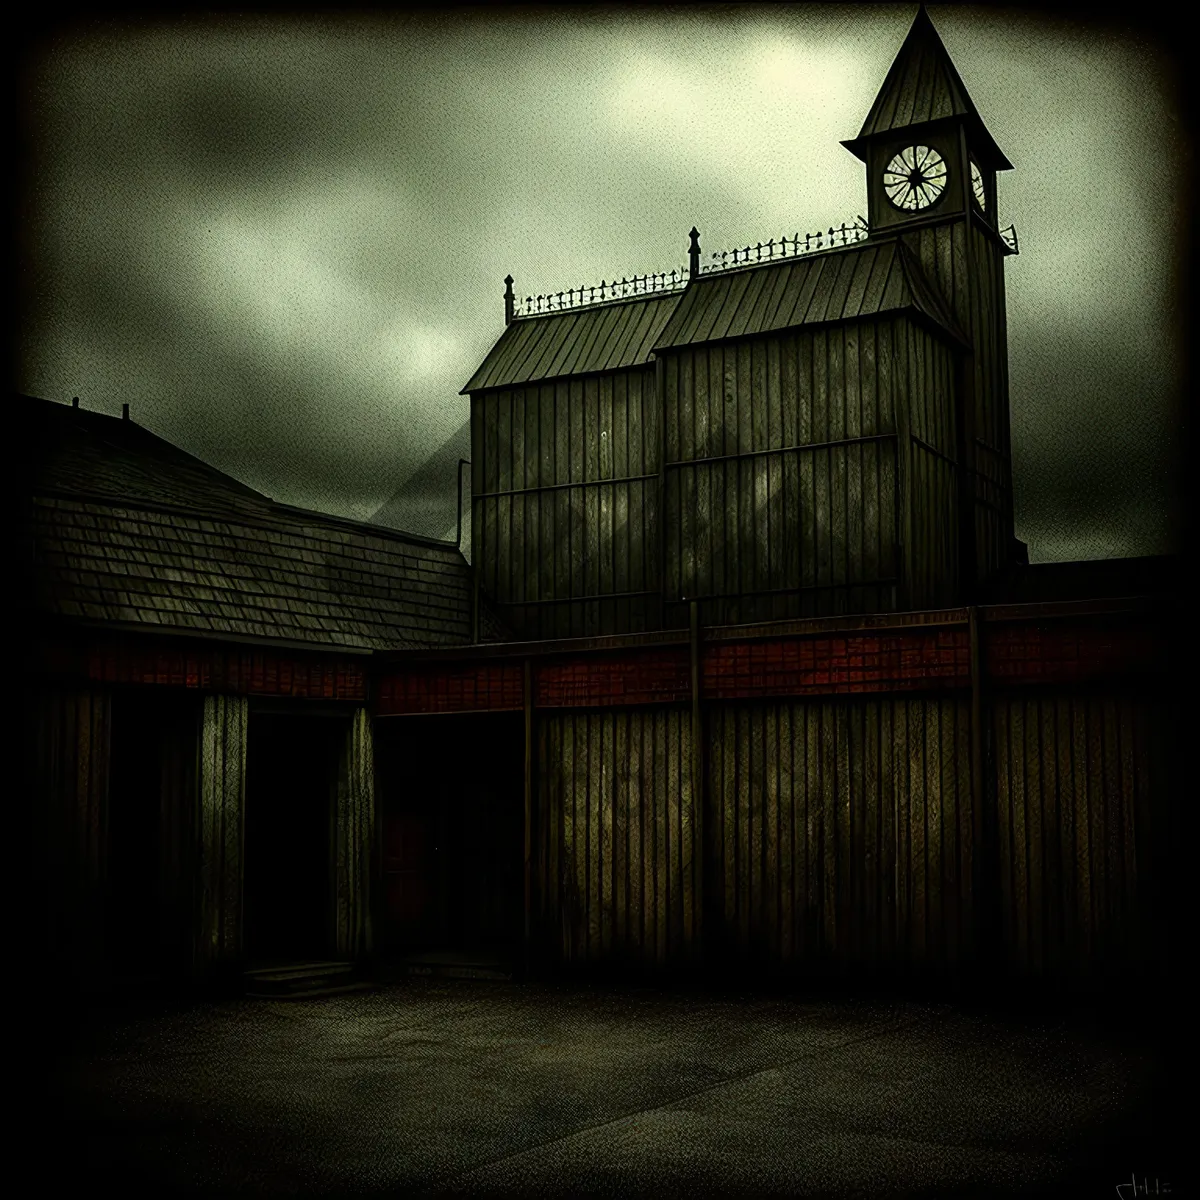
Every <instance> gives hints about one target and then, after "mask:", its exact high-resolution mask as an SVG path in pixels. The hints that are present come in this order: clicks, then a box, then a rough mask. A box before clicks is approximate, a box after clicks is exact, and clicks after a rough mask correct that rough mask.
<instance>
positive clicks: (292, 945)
mask: <svg viewBox="0 0 1200 1200" xmlns="http://www.w3.org/2000/svg"><path fill="white" fill-rule="evenodd" d="M345 730H346V723H345V721H344V720H342V719H340V718H337V717H327V716H308V715H305V714H295V715H293V714H291V713H286V714H279V713H254V712H252V713H251V715H250V726H249V731H248V735H247V746H246V842H245V868H244V877H243V878H244V892H243V898H244V905H245V910H244V923H243V933H244V937H245V951H246V957H247V959H248V960H249V961H250V962H251V963H255V964H261V965H267V964H275V963H283V962H299V961H310V962H315V961H321V960H325V959H328V958H330V957H331V956H332V953H333V949H334V947H333V871H332V866H333V861H332V858H333V850H332V847H333V837H332V834H333V819H334V797H335V789H336V786H337V769H338V757H339V753H340V750H341V744H342V740H343V738H344V736H345Z"/></svg>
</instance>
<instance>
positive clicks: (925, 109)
mask: <svg viewBox="0 0 1200 1200" xmlns="http://www.w3.org/2000/svg"><path fill="white" fill-rule="evenodd" d="M948 117H961V118H963V119H964V120H965V122H966V124H967V127H968V129H969V130H970V132H971V135H972V136H971V142H972V146H973V148H974V150H975V152H976V154H977V155H978V156H979V158H980V161H981V162H982V164H983V165H984V166H988V167H991V168H992V169H994V170H997V171H1008V170H1011V169H1012V163H1010V162H1009V161H1008V159H1007V158H1005V157H1004V154H1003V153H1002V152H1001V150H1000V147H999V146H997V145H996V141H995V139H994V138H993V137H992V135H991V134H990V133H989V132H988V129H987V126H986V125H984V123H983V118H982V117H981V116H980V115H979V111H978V109H976V107H975V103H974V101H973V100H972V99H971V97H970V95H968V93H967V89H966V85H965V84H964V83H963V81H962V77H961V76H960V75H959V73H958V69H957V68H956V67H955V65H954V63H953V61H952V60H951V58H950V55H949V54H948V53H947V52H946V47H945V46H944V45H943V44H942V39H941V38H940V37H939V36H938V32H937V30H936V29H935V28H934V27H933V22H932V21H931V20H930V19H929V14H928V13H927V12H926V11H925V6H924V5H923V4H922V5H921V7H920V9H919V10H918V11H917V16H916V19H915V20H914V21H913V23H912V27H911V28H910V29H909V31H908V36H907V37H906V38H905V39H904V44H903V45H902V46H901V47H900V50H899V51H898V53H897V54H896V58H895V61H894V62H893V63H892V66H891V69H890V70H889V71H888V73H887V76H886V78H885V79H884V81H883V86H882V87H881V88H880V89H879V94H878V95H877V96H876V97H875V103H874V104H872V105H871V111H870V112H869V113H867V119H866V120H865V121H864V122H863V126H862V129H860V130H859V133H858V137H856V138H854V139H852V140H851V141H848V142H843V143H842V145H843V146H845V147H846V149H847V150H849V151H850V152H851V153H853V154H855V155H857V156H858V157H859V158H861V159H863V161H866V144H867V141H868V140H869V139H870V138H872V137H875V136H877V135H878V134H881V133H891V132H892V131H893V130H896V129H905V128H907V127H908V126H910V125H923V124H927V123H929V122H931V121H940V120H943V119H945V118H948Z"/></svg>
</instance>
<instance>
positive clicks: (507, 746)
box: [375, 713, 525, 963]
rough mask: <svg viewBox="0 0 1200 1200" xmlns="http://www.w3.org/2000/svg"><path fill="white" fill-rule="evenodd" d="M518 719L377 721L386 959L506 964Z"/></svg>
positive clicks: (515, 860) (513, 951)
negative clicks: (424, 956)
mask: <svg viewBox="0 0 1200 1200" xmlns="http://www.w3.org/2000/svg"><path fill="white" fill-rule="evenodd" d="M523 720H524V718H523V716H522V715H521V714H519V713H487V714H466V715H447V716H431V717H415V718H402V717H398V718H395V719H391V720H386V721H380V722H379V724H378V726H377V734H376V747H375V753H376V763H377V770H378V779H379V787H380V791H381V799H382V808H383V825H384V829H383V834H384V863H383V868H384V899H385V906H386V922H385V942H386V945H387V947H388V949H389V950H390V951H391V952H392V953H394V954H399V955H406V954H414V953H422V952H431V951H432V952H447V953H449V954H452V955H457V956H459V957H461V958H468V959H476V960H478V961H480V962H489V961H506V962H510V963H511V962H513V961H515V956H516V955H517V954H518V953H519V951H520V948H521V942H522V937H523V933H524V913H525V910H524V886H525V884H524V837H525V829H524V820H525V815H524V814H525V809H524V741H523V736H524V725H523Z"/></svg>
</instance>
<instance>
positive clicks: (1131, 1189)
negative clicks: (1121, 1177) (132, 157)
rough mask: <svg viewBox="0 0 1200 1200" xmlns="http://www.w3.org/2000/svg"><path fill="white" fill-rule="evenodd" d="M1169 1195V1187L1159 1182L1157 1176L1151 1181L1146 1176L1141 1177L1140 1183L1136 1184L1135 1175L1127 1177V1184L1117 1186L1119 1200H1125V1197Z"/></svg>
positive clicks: (1161, 1181) (1165, 1182)
mask: <svg viewBox="0 0 1200 1200" xmlns="http://www.w3.org/2000/svg"><path fill="white" fill-rule="evenodd" d="M1170 1194H1171V1185H1170V1184H1169V1183H1168V1182H1167V1181H1166V1180H1165V1179H1162V1180H1160V1179H1159V1178H1158V1177H1157V1176H1155V1177H1154V1178H1153V1179H1151V1178H1150V1177H1149V1176H1148V1175H1143V1176H1142V1179H1141V1182H1140V1183H1139V1182H1138V1179H1137V1176H1136V1175H1130V1176H1129V1182H1128V1183H1118V1184H1117V1195H1118V1196H1120V1197H1121V1200H1125V1198H1126V1197H1127V1196H1169V1195H1170Z"/></svg>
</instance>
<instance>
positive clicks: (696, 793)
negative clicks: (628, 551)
mask: <svg viewBox="0 0 1200 1200" xmlns="http://www.w3.org/2000/svg"><path fill="white" fill-rule="evenodd" d="M688 617H689V620H688V625H689V634H690V636H689V639H688V640H689V642H690V649H691V676H692V762H691V769H692V911H693V913H694V919H695V922H696V924H695V927H694V932H693V937H694V938H695V945H694V947H693V955H694V957H695V961H698V962H701V963H703V961H704V928H705V920H704V908H705V888H704V742H703V737H704V718H703V714H702V713H701V711H700V682H701V680H700V609H699V605H698V604H697V603H696V601H695V600H692V601H691V602H690V603H689V605H688Z"/></svg>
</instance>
